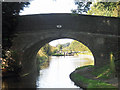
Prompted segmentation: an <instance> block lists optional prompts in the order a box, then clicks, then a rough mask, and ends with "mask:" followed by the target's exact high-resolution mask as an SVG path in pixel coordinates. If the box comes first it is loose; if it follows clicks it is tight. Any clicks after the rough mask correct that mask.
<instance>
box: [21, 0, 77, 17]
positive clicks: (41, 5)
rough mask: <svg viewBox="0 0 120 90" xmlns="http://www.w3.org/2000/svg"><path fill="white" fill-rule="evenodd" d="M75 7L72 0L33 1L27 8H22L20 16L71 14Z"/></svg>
mask: <svg viewBox="0 0 120 90" xmlns="http://www.w3.org/2000/svg"><path fill="white" fill-rule="evenodd" d="M76 8H77V6H76V5H75V3H74V0H33V1H31V2H30V5H29V8H24V11H21V13H20V15H26V14H43V13H71V10H72V9H76Z"/></svg>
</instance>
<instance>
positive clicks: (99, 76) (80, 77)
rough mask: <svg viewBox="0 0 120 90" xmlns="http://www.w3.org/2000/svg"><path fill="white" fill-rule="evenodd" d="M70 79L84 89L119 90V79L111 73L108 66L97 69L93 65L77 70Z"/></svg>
mask: <svg viewBox="0 0 120 90" xmlns="http://www.w3.org/2000/svg"><path fill="white" fill-rule="evenodd" d="M70 79H71V80H72V81H73V82H74V83H75V85H77V86H79V87H81V88H83V89H91V88H107V89H108V88H112V89H114V90H117V89H116V88H117V87H118V78H117V77H116V76H115V75H113V74H112V73H111V72H110V68H109V67H108V65H106V66H104V67H101V68H97V69H96V68H95V67H94V66H91V65H90V66H83V67H80V68H77V69H75V71H73V72H72V73H71V74H70Z"/></svg>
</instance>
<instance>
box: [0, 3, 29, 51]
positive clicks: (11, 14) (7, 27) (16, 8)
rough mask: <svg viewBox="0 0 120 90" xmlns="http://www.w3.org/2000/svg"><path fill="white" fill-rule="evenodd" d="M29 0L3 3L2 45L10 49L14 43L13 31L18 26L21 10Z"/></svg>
mask: <svg viewBox="0 0 120 90" xmlns="http://www.w3.org/2000/svg"><path fill="white" fill-rule="evenodd" d="M29 4H30V3H29V2H3V3H2V45H3V46H2V47H3V48H4V49H9V48H10V47H11V45H12V42H11V39H12V36H13V35H12V34H13V31H14V30H15V27H16V26H17V23H18V20H17V17H18V16H19V13H20V10H23V8H24V7H27V6H28V5H29Z"/></svg>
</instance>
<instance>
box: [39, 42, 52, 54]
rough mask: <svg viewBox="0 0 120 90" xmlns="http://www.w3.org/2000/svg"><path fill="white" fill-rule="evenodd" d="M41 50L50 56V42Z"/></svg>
mask: <svg viewBox="0 0 120 90" xmlns="http://www.w3.org/2000/svg"><path fill="white" fill-rule="evenodd" d="M40 50H41V51H42V53H43V54H45V55H47V56H50V55H51V54H52V51H51V46H50V45H49V44H46V45H44V46H43V47H42V48H41V49H40Z"/></svg>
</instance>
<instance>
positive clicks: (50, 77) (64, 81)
mask: <svg viewBox="0 0 120 90" xmlns="http://www.w3.org/2000/svg"><path fill="white" fill-rule="evenodd" d="M49 61H50V62H49V66H48V67H46V68H44V69H42V70H40V71H39V76H38V77H37V79H36V86H37V88H79V87H77V86H76V85H74V82H72V81H71V80H70V78H69V75H70V73H71V72H73V71H74V70H75V69H76V68H77V67H81V66H85V65H93V64H94V59H93V56H90V55H81V56H79V57H78V56H59V57H58V56H51V57H50V60H49Z"/></svg>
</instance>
